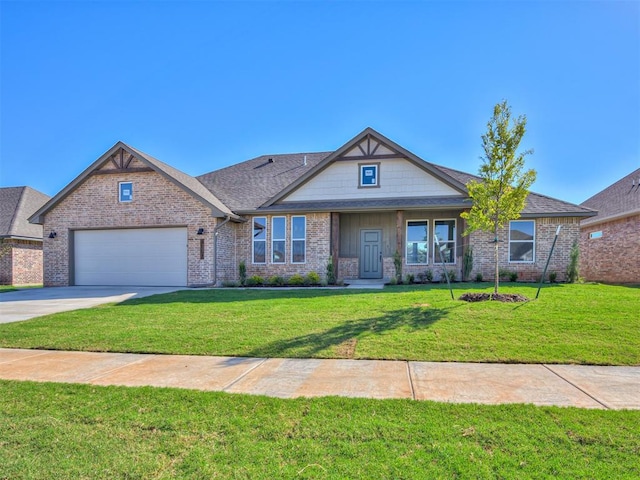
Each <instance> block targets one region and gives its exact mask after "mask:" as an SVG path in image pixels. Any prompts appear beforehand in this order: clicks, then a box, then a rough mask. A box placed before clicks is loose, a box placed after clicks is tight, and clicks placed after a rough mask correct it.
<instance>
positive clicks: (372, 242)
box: [360, 230, 382, 278]
mask: <svg viewBox="0 0 640 480" xmlns="http://www.w3.org/2000/svg"><path fill="white" fill-rule="evenodd" d="M360 278H382V230H361V231H360Z"/></svg>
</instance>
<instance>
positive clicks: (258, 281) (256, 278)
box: [245, 275, 264, 287]
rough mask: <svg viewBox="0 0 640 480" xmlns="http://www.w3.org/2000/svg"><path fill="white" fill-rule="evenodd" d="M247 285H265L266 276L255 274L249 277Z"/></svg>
mask: <svg viewBox="0 0 640 480" xmlns="http://www.w3.org/2000/svg"><path fill="white" fill-rule="evenodd" d="M245 285H246V286H247V287H259V286H262V285H264V278H262V277H261V276H260V275H253V276H252V277H249V278H247V280H246V282H245Z"/></svg>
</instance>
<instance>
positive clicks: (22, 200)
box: [0, 187, 51, 285]
mask: <svg viewBox="0 0 640 480" xmlns="http://www.w3.org/2000/svg"><path fill="white" fill-rule="evenodd" d="M50 198H51V197H49V196H48V195H45V194H44V193H41V192H39V191H37V190H34V189H33V188H31V187H4V188H0V285H37V284H41V283H42V226H41V225H34V224H31V223H29V222H28V220H27V219H28V218H29V217H30V216H31V215H32V214H33V212H35V211H36V210H37V209H39V208H40V207H42V205H44V204H45V202H47V200H49V199H50Z"/></svg>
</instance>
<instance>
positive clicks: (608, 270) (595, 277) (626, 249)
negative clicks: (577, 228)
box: [580, 215, 640, 283]
mask: <svg viewBox="0 0 640 480" xmlns="http://www.w3.org/2000/svg"><path fill="white" fill-rule="evenodd" d="M593 232H602V236H601V237H600V238H589V234H590V233H593ZM580 276H581V277H583V278H584V279H586V280H589V281H597V282H607V283H640V215H634V216H630V217H626V218H622V219H619V220H614V221H611V222H604V223H599V224H596V225H587V226H583V227H582V228H581V232H580Z"/></svg>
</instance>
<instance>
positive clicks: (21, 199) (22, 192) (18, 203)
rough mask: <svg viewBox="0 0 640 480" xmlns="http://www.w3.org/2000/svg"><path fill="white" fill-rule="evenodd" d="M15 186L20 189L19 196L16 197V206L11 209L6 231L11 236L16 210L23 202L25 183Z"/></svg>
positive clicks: (16, 215)
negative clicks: (11, 213)
mask: <svg viewBox="0 0 640 480" xmlns="http://www.w3.org/2000/svg"><path fill="white" fill-rule="evenodd" d="M15 188H19V189H20V196H19V198H18V202H17V203H16V208H14V209H13V215H12V216H11V220H10V221H9V230H8V231H7V233H8V234H9V236H13V229H14V226H15V221H16V218H18V217H19V215H18V212H19V211H20V209H21V207H22V204H23V202H24V191H25V188H26V185H25V186H24V187H15Z"/></svg>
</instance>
